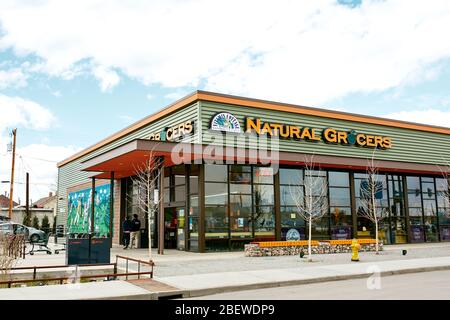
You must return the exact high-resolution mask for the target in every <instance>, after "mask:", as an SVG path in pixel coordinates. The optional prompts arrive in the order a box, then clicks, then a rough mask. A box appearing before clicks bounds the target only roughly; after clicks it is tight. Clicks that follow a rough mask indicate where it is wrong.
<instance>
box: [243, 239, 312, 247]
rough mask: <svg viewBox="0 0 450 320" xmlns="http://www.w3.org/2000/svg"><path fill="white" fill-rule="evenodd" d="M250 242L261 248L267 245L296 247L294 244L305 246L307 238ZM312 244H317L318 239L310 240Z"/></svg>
mask: <svg viewBox="0 0 450 320" xmlns="http://www.w3.org/2000/svg"><path fill="white" fill-rule="evenodd" d="M251 244H257V245H258V246H260V247H261V248H267V247H296V246H307V245H308V240H299V241H260V242H252V243H251ZM311 245H312V246H318V245H319V241H317V240H311Z"/></svg>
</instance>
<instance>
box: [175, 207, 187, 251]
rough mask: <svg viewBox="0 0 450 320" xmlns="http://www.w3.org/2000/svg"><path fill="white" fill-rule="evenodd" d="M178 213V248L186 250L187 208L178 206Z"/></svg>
mask: <svg viewBox="0 0 450 320" xmlns="http://www.w3.org/2000/svg"><path fill="white" fill-rule="evenodd" d="M175 210H176V214H177V249H178V250H185V249H186V246H185V239H186V236H185V230H184V228H185V225H186V217H185V208H184V207H179V208H176V209H175Z"/></svg>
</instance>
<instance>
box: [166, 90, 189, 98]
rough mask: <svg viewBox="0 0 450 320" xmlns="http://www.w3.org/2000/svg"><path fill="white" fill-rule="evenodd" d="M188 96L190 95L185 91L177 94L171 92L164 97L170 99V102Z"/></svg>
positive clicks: (176, 92)
mask: <svg viewBox="0 0 450 320" xmlns="http://www.w3.org/2000/svg"><path fill="white" fill-rule="evenodd" d="M187 94H188V93H187V92H185V91H175V92H170V93H168V94H166V95H164V98H166V99H169V100H178V99H181V98H183V97H184V96H186V95H187Z"/></svg>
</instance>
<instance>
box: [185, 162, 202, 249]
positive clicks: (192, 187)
mask: <svg viewBox="0 0 450 320" xmlns="http://www.w3.org/2000/svg"><path fill="white" fill-rule="evenodd" d="M199 169H200V168H199V166H198V165H191V166H189V171H188V172H189V198H188V201H189V202H188V208H189V211H188V225H187V230H188V232H187V239H188V246H189V250H190V251H198V250H199V246H198V241H199V235H198V233H199V230H198V229H199V228H198V227H199V219H200V209H199V198H198V189H199V179H198V177H199Z"/></svg>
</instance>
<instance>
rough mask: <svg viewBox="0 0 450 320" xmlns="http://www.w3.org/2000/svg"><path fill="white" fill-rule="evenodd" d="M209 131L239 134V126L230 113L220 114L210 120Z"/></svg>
mask: <svg viewBox="0 0 450 320" xmlns="http://www.w3.org/2000/svg"><path fill="white" fill-rule="evenodd" d="M210 128H211V130H214V131H222V132H232V133H241V125H240V123H239V121H238V120H237V119H236V117H235V116H233V115H232V114H231V113H227V112H221V113H219V114H216V115H215V116H214V117H213V118H212V120H211V126H210Z"/></svg>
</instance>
